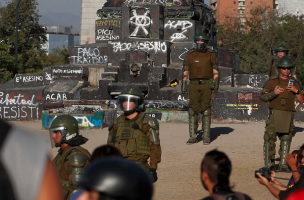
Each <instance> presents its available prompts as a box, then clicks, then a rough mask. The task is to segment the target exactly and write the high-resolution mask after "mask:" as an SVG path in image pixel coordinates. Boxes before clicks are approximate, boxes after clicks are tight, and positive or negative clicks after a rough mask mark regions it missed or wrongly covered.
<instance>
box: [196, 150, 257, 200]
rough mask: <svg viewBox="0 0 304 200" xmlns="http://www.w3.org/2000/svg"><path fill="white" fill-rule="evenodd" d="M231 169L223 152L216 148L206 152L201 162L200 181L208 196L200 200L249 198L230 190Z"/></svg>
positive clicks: (245, 199) (246, 199)
mask: <svg viewBox="0 0 304 200" xmlns="http://www.w3.org/2000/svg"><path fill="white" fill-rule="evenodd" d="M231 170H232V166H231V162H230V160H229V158H228V156H227V155H226V154H225V153H223V152H220V151H217V150H212V151H209V152H207V153H206V155H205V157H204V158H203V160H202V163H201V182H202V184H203V186H204V188H205V189H206V190H207V191H208V192H209V194H210V196H208V197H206V198H204V199H202V200H226V199H229V200H251V198H250V197H249V196H248V195H246V194H243V193H240V192H234V191H232V188H231V186H230V180H229V177H230V174H231Z"/></svg>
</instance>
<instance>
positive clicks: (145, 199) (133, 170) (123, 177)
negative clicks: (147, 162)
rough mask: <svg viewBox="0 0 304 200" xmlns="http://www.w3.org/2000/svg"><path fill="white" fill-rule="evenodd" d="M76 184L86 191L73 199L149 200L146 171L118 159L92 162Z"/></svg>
mask: <svg viewBox="0 0 304 200" xmlns="http://www.w3.org/2000/svg"><path fill="white" fill-rule="evenodd" d="M79 185H80V186H82V187H83V188H84V189H85V190H86V191H85V192H84V193H82V194H81V196H79V197H78V198H77V200H151V199H152V195H153V184H152V180H151V177H150V175H149V173H148V172H147V170H145V169H144V168H143V167H141V166H140V165H138V164H136V163H135V162H133V161H131V160H127V159H122V158H104V159H100V160H95V161H94V162H92V163H91V164H90V165H89V166H88V168H87V169H86V170H85V172H84V174H83V176H82V178H81V180H80V182H79Z"/></svg>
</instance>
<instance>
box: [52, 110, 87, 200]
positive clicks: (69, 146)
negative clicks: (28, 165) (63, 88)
mask: <svg viewBox="0 0 304 200" xmlns="http://www.w3.org/2000/svg"><path fill="white" fill-rule="evenodd" d="M49 131H50V136H51V138H52V139H53V142H54V143H55V147H60V149H59V151H58V154H57V156H56V157H55V159H54V160H53V162H54V164H55V165H56V167H57V171H58V173H59V178H60V182H61V185H62V190H63V196H64V199H68V198H69V197H70V195H71V194H73V193H75V192H77V190H79V189H80V187H79V186H77V182H78V181H79V179H80V176H81V175H82V174H83V172H84V169H85V168H86V167H87V165H88V164H89V160H90V158H91V154H90V153H89V152H88V150H86V149H84V148H83V147H81V146H79V145H82V144H84V143H86V142H87V141H88V139H87V138H85V137H83V136H81V135H79V132H78V122H77V120H76V119H75V118H74V117H73V116H71V115H60V116H58V117H56V118H55V119H54V120H53V121H52V123H51V126H50V129H49Z"/></svg>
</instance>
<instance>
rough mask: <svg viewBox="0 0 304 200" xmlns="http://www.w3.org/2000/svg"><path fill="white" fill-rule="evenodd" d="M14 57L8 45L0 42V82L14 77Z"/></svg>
mask: <svg viewBox="0 0 304 200" xmlns="http://www.w3.org/2000/svg"><path fill="white" fill-rule="evenodd" d="M14 69H15V68H14V57H12V56H11V55H10V54H9V48H8V46H7V45H5V44H2V43H0V84H2V83H5V82H6V81H8V80H10V79H11V78H12V77H13V73H12V72H13V71H14Z"/></svg>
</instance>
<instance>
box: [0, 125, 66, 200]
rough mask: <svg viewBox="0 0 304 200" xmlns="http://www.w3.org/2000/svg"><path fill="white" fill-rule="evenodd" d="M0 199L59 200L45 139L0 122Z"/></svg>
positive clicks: (54, 173) (59, 188)
mask: <svg viewBox="0 0 304 200" xmlns="http://www.w3.org/2000/svg"><path fill="white" fill-rule="evenodd" d="M0 130H1V134H0V154H1V157H0V176H1V178H0V199H1V200H31V199H36V200H53V199H56V200H57V199H58V200H61V199H62V196H61V187H60V184H59V180H58V177H57V174H56V171H55V167H54V166H53V164H52V162H51V161H50V159H49V155H48V151H49V149H48V145H47V144H48V141H47V139H45V138H43V137H41V136H38V135H35V134H32V133H29V132H27V131H24V130H23V129H21V128H17V127H14V126H11V125H9V124H7V123H6V122H4V121H3V120H1V119H0Z"/></svg>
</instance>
